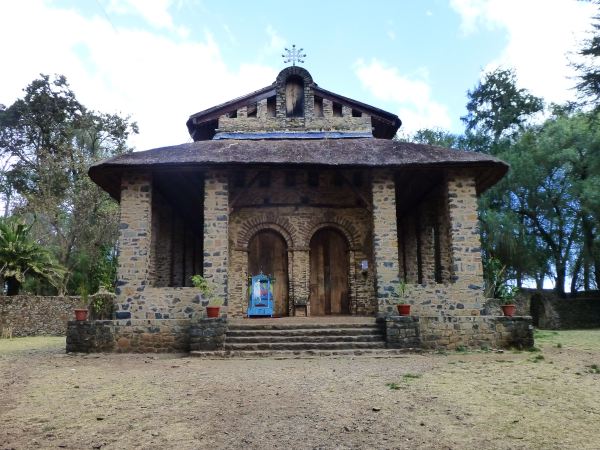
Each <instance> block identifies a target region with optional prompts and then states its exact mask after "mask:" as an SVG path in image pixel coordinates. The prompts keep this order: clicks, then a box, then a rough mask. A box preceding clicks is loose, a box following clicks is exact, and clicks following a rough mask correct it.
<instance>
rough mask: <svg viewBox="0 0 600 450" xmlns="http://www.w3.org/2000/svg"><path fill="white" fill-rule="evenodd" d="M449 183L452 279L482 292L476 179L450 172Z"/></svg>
mask: <svg viewBox="0 0 600 450" xmlns="http://www.w3.org/2000/svg"><path fill="white" fill-rule="evenodd" d="M447 180H448V184H447V186H448V215H449V219H450V240H451V247H450V248H451V253H452V269H453V270H452V272H453V274H452V278H453V280H454V281H455V283H456V284H459V285H462V286H463V287H468V288H469V289H473V290H479V289H481V288H482V284H483V266H482V263H481V240H480V235H479V220H478V217H477V192H476V188H475V179H474V178H473V176H472V175H469V174H465V173H461V172H456V173H452V172H451V173H449V174H448V178H447Z"/></svg>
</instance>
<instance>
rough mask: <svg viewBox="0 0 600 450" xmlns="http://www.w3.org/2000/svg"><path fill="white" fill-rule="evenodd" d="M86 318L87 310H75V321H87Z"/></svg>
mask: <svg viewBox="0 0 600 450" xmlns="http://www.w3.org/2000/svg"><path fill="white" fill-rule="evenodd" d="M87 318H88V310H87V309H75V320H79V321H81V322H83V321H85V320H87Z"/></svg>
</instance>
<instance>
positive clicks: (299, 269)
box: [288, 248, 310, 313]
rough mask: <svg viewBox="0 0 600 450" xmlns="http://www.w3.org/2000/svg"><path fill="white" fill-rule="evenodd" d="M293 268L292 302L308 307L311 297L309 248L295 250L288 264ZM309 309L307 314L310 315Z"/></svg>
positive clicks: (291, 282) (291, 276)
mask: <svg viewBox="0 0 600 450" xmlns="http://www.w3.org/2000/svg"><path fill="white" fill-rule="evenodd" d="M288 264H289V265H290V267H291V270H290V272H291V274H290V285H291V286H290V287H291V289H290V302H293V304H294V313H295V312H296V306H295V305H303V304H304V305H307V304H308V300H309V296H310V286H309V283H310V278H309V277H310V255H309V249H308V248H296V249H294V252H293V255H292V258H291V260H290V261H289V262H288ZM308 308H309V307H307V313H308ZM301 309H302V308H301Z"/></svg>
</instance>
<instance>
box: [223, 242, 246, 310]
mask: <svg viewBox="0 0 600 450" xmlns="http://www.w3.org/2000/svg"><path fill="white" fill-rule="evenodd" d="M228 278H229V288H228V293H229V302H228V305H227V315H228V316H229V317H242V316H243V315H244V314H246V313H247V312H248V250H247V249H242V248H235V249H233V250H232V252H231V260H230V263H229V277H228Z"/></svg>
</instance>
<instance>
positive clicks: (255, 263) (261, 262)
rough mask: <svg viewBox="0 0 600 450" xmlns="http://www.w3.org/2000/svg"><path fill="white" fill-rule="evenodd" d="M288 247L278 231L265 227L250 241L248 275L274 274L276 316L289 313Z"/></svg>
mask: <svg viewBox="0 0 600 450" xmlns="http://www.w3.org/2000/svg"><path fill="white" fill-rule="evenodd" d="M288 267H289V266H288V248H287V244H286V241H285V239H284V238H283V236H282V235H281V234H279V233H278V232H276V231H274V230H272V229H269V228H264V229H262V230H260V231H258V232H257V233H256V234H254V236H252V238H251V239H250V241H249V243H248V276H249V277H250V276H254V275H258V274H259V273H261V272H262V273H264V274H266V275H272V276H273V278H274V280H275V281H274V283H273V297H274V300H275V302H274V304H275V308H274V309H275V311H274V314H275V315H276V316H287V315H288V314H289V277H288Z"/></svg>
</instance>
